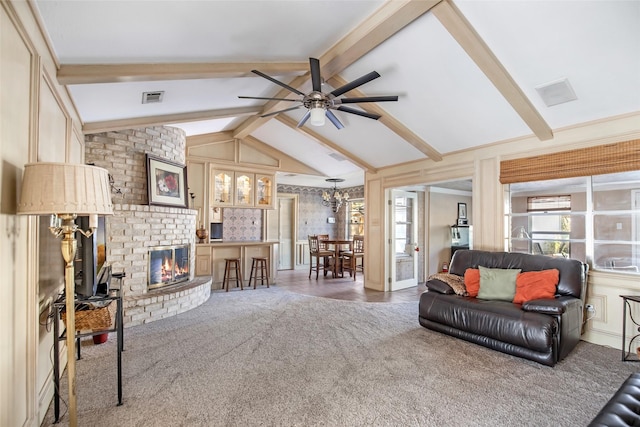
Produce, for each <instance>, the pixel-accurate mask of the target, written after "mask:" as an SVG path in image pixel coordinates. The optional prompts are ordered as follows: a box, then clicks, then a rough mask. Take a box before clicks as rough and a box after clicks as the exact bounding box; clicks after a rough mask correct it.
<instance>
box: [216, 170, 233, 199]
mask: <svg viewBox="0 0 640 427" xmlns="http://www.w3.org/2000/svg"><path fill="white" fill-rule="evenodd" d="M212 184H213V185H212V190H213V191H212V192H213V194H212V203H213V204H214V205H229V206H230V205H232V204H233V172H230V171H214V174H213V183H212Z"/></svg>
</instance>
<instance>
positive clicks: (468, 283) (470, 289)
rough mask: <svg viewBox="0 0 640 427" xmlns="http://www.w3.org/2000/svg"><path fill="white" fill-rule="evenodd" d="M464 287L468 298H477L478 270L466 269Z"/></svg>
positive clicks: (478, 285) (478, 287)
mask: <svg viewBox="0 0 640 427" xmlns="http://www.w3.org/2000/svg"><path fill="white" fill-rule="evenodd" d="M464 286H465V287H466V288H467V295H468V296H470V297H477V296H478V291H479V290H480V270H478V269H477V268H467V269H466V270H465V272H464Z"/></svg>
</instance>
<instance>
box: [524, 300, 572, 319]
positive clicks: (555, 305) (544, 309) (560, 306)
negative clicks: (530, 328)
mask: <svg viewBox="0 0 640 427" xmlns="http://www.w3.org/2000/svg"><path fill="white" fill-rule="evenodd" d="M574 304H582V302H581V301H580V299H579V298H576V297H571V296H561V297H556V298H555V299H534V300H531V301H527V302H525V303H523V304H522V309H523V310H524V311H535V312H536V313H543V314H554V315H562V314H563V313H564V312H565V311H567V308H568V307H569V306H571V305H574Z"/></svg>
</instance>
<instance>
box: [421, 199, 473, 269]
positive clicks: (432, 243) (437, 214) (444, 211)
mask: <svg viewBox="0 0 640 427" xmlns="http://www.w3.org/2000/svg"><path fill="white" fill-rule="evenodd" d="M427 194H428V195H429V202H428V203H429V207H430V209H429V216H428V221H429V229H428V236H429V266H428V270H427V271H428V272H427V276H429V275H431V274H434V273H438V272H439V271H440V270H441V269H442V264H443V263H445V262H446V263H447V265H448V264H449V261H450V260H451V226H452V225H453V224H454V223H455V222H456V220H457V218H458V203H466V204H467V217H468V218H471V217H472V215H473V209H472V207H473V206H472V203H471V202H472V199H471V196H470V195H467V194H466V193H463V192H460V191H452V190H446V189H441V188H434V187H431V188H430V189H429V191H428V193H427ZM469 224H470V225H471V221H469Z"/></svg>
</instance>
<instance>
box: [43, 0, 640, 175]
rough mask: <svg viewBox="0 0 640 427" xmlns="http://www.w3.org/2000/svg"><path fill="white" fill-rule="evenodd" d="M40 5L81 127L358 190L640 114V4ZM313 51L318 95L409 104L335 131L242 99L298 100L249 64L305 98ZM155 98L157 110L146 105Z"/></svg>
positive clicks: (377, 0) (291, 1)
mask: <svg viewBox="0 0 640 427" xmlns="http://www.w3.org/2000/svg"><path fill="white" fill-rule="evenodd" d="M33 4H34V5H35V6H36V10H37V11H38V13H39V15H40V18H41V22H42V24H43V27H44V29H45V32H46V33H47V36H48V37H49V39H50V43H51V46H52V49H53V51H54V54H55V55H56V57H57V58H58V61H59V71H58V76H57V78H58V81H59V82H60V83H62V84H64V85H67V87H68V90H69V92H70V94H71V97H72V99H73V100H74V103H75V105H76V108H77V110H78V113H79V115H80V117H81V119H82V121H83V130H84V132H85V133H96V132H102V131H107V130H115V129H123V128H132V127H140V126H149V125H159V124H170V125H175V126H178V127H182V128H183V129H185V131H186V133H187V135H188V136H189V138H190V140H191V139H193V138H203V137H202V136H198V135H203V134H209V133H217V135H216V138H218V139H224V138H238V139H242V140H244V141H246V143H248V144H252V145H253V146H256V147H261V146H262V147H263V148H265V149H266V148H268V149H269V150H272V151H273V150H274V149H276V150H279V151H280V152H282V153H285V154H286V155H288V156H291V157H293V158H295V159H296V160H298V161H299V162H300V163H301V164H302V165H304V167H300V168H298V170H290V171H284V172H285V173H283V174H279V177H278V182H282V183H289V184H299V185H317V186H328V185H326V183H325V182H324V179H325V178H327V177H342V178H345V179H347V181H346V182H345V185H358V184H362V182H363V171H365V170H371V171H375V170H377V169H379V168H383V167H385V166H390V165H394V164H401V163H405V162H409V161H414V160H418V159H426V158H431V159H433V160H435V161H438V160H440V159H442V158H443V157H444V156H446V155H448V154H450V153H453V152H457V151H460V150H467V149H472V148H473V147H477V146H481V145H486V144H490V143H493V142H497V141H502V140H508V139H512V138H518V137H523V136H527V135H532V134H533V135H535V136H536V137H537V138H538V139H539V140H541V141H542V140H552V139H553V135H554V131H556V130H557V129H559V128H564V127H568V126H572V125H576V124H581V123H585V122H589V121H593V120H598V119H603V118H608V117H612V116H616V115H622V114H626V113H631V112H636V111H640V25H639V23H640V2H638V1H634V0H629V1H622V0H618V1H586V0H585V1H581V0H577V1H561V0H558V1H534V0H502V1H484V0H476V1H451V0H442V1H435V0H434V1H427V0H421V1H381V0H352V1H344V0H335V1H320V0H306V1H303V0H298V1H296V0H288V1H287V0H281V1H276V0H246V1H221V0H210V1H184V0H176V1H174V0H164V1H151V0H128V1H111V0H84V1H68V0H63V1H53V0H33ZM309 57H315V58H318V59H319V60H320V66H321V74H322V77H323V86H322V91H323V92H329V91H331V90H333V89H334V88H336V87H339V86H341V85H343V84H345V83H346V82H350V81H352V80H355V79H356V78H358V77H360V76H363V75H365V74H367V73H369V72H370V71H373V70H375V71H377V72H378V73H380V74H381V77H380V78H377V79H375V80H373V81H371V82H369V83H366V84H364V85H362V86H360V87H358V88H357V89H354V90H352V91H350V92H347V93H346V94H344V96H345V97H358V96H377V95H398V96H399V100H398V102H384V103H367V104H350V106H354V107H355V108H358V107H359V108H361V109H362V110H363V111H366V112H371V113H375V114H379V115H381V118H380V119H379V120H377V121H376V120H372V119H369V118H365V117H360V116H356V115H352V114H346V113H343V112H341V111H335V114H336V116H337V117H338V118H339V120H340V121H341V122H342V123H343V124H344V128H343V129H341V130H338V129H337V128H336V127H335V126H333V125H332V124H331V122H330V121H327V122H326V124H325V125H324V126H321V127H315V126H312V125H310V124H309V122H307V123H306V124H305V125H304V126H302V127H297V124H298V122H299V120H300V119H301V118H302V116H303V115H304V113H305V111H306V110H305V109H304V108H300V109H297V110H292V111H288V112H284V113H279V114H276V115H272V116H269V117H264V118H263V117H260V116H261V115H264V114H268V113H271V112H274V111H277V110H281V109H284V108H288V107H290V106H291V103H289V102H285V101H264V100H252V99H240V98H238V96H239V95H246V96H255V97H287V98H296V97H297V96H296V95H295V94H294V93H292V92H291V91H289V90H286V89H284V88H282V87H280V86H278V85H276V84H274V83H273V82H270V81H269V80H267V79H265V78H262V77H260V76H257V75H256V74H254V73H252V72H251V70H253V69H257V70H259V71H261V72H263V73H265V74H267V75H269V76H272V77H274V78H276V79H277V80H280V81H282V82H284V83H286V84H288V85H290V86H292V87H294V88H297V89H299V90H300V91H302V92H304V93H307V92H310V91H311V82H310V73H309V60H308V58H309ZM549 84H552V85H551V86H550V87H548V88H546V89H545V88H544V87H546V86H547V85H549ZM159 91H163V92H164V94H163V97H162V102H160V103H146V104H143V103H142V98H143V93H144V92H159ZM567 91H568V92H567ZM572 92H573V94H574V95H575V98H576V99H575V100H571V101H569V102H564V103H559V104H556V105H548V104H554V102H557V101H558V100H559V99H560V98H558V97H562V96H565V95H567V94H568V95H569V97H570V96H571V95H572ZM541 93H546V95H547V96H549V98H548V99H546V100H545V99H543V97H542V96H541ZM639 126H640V124H639ZM287 172H296V173H287ZM302 172H304V174H300V173H302Z"/></svg>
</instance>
